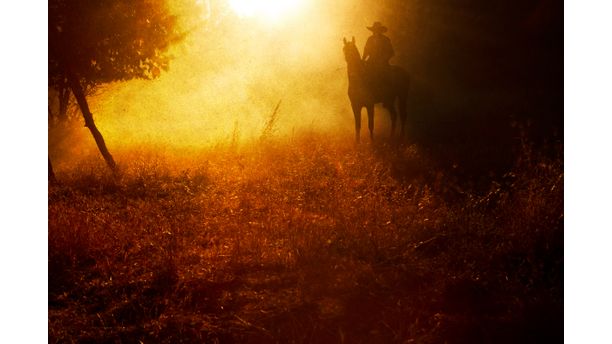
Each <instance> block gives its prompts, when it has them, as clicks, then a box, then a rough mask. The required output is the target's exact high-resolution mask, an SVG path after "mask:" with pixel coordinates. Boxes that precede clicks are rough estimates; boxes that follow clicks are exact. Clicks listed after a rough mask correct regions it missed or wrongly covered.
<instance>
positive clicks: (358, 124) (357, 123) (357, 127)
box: [351, 104, 361, 143]
mask: <svg viewBox="0 0 612 344" xmlns="http://www.w3.org/2000/svg"><path fill="white" fill-rule="evenodd" d="M351 107H352V108H353V115H354V116H355V141H357V143H359V132H360V131H361V106H359V105H355V104H351Z"/></svg>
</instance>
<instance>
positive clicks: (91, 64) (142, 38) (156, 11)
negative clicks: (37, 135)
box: [48, 0, 184, 171]
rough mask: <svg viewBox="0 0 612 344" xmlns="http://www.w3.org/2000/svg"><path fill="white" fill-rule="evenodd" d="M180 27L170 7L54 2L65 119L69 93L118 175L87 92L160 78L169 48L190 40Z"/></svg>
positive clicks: (56, 83) (55, 67)
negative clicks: (182, 39) (140, 80)
mask: <svg viewBox="0 0 612 344" xmlns="http://www.w3.org/2000/svg"><path fill="white" fill-rule="evenodd" d="M177 27H178V26H177V17H176V16H175V15H173V14H172V12H171V11H170V9H169V7H168V3H167V2H166V1H155V0H50V1H49V28H48V30H49V86H50V87H51V88H53V89H56V90H57V91H58V92H59V97H60V116H61V115H62V110H63V111H64V112H65V110H66V105H67V103H66V102H67V101H68V99H69V98H68V97H69V93H68V90H69V91H70V92H72V94H74V97H75V99H76V102H77V104H78V106H79V108H80V110H81V113H82V114H83V119H84V120H85V126H86V127H87V128H89V130H90V131H91V134H92V135H93V137H94V139H95V141H96V144H97V146H98V149H99V150H100V153H101V154H102V156H103V157H104V160H105V161H106V163H107V164H108V166H109V167H110V168H111V169H112V170H113V171H115V170H116V164H115V161H114V159H113V157H112V155H111V154H110V152H109V151H108V149H107V147H106V143H105V142H104V138H103V137H102V134H101V133H100V131H99V130H98V128H97V127H96V125H95V123H94V119H93V114H92V113H91V111H90V110H89V105H88V103H87V99H86V94H87V91H88V89H90V88H91V87H94V86H97V85H99V84H103V83H108V82H113V81H124V80H130V79H134V78H144V79H152V78H155V77H157V76H159V75H160V73H161V71H162V70H167V69H168V66H169V61H170V56H169V55H168V53H167V50H168V47H169V46H170V45H171V44H172V43H175V42H177V41H178V40H180V39H181V38H182V37H183V36H184V33H181V32H180V31H179V30H178V29H177ZM62 106H63V107H62ZM49 109H50V108H49ZM50 112H51V110H50Z"/></svg>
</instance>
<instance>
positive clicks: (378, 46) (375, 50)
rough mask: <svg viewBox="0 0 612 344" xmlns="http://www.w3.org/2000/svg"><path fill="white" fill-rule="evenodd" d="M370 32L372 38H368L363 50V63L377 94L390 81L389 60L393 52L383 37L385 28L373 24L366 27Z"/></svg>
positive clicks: (388, 41) (387, 40) (389, 43)
mask: <svg viewBox="0 0 612 344" xmlns="http://www.w3.org/2000/svg"><path fill="white" fill-rule="evenodd" d="M367 29H368V30H370V31H372V36H370V37H369V38H368V41H367V42H366V45H365V47H364V49H363V61H364V62H365V63H366V66H367V67H368V69H369V72H370V75H371V80H372V83H373V85H374V88H375V89H376V90H377V91H378V92H377V93H379V92H382V91H383V90H382V89H381V88H382V87H383V85H385V81H387V80H389V79H390V77H391V76H390V73H391V67H390V65H389V59H391V57H393V55H394V51H393V46H392V45H391V40H390V39H389V37H387V36H385V35H383V33H385V32H386V31H387V28H386V27H385V26H383V25H382V24H381V23H380V22H375V23H374V24H373V25H372V26H368V27H367Z"/></svg>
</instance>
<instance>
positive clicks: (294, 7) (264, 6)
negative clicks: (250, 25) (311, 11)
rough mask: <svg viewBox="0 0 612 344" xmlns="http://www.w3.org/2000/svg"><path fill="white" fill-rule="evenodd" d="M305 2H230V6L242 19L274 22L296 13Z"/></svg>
mask: <svg viewBox="0 0 612 344" xmlns="http://www.w3.org/2000/svg"><path fill="white" fill-rule="evenodd" d="M303 2H304V0H229V4H230V6H231V7H232V9H233V10H234V12H236V14H238V15H239V16H241V17H256V18H260V19H265V20H268V21H272V22H277V21H279V20H280V19H282V18H284V17H286V16H288V15H290V14H292V13H295V12H296V11H298V10H299V9H300V7H301V6H302V4H303Z"/></svg>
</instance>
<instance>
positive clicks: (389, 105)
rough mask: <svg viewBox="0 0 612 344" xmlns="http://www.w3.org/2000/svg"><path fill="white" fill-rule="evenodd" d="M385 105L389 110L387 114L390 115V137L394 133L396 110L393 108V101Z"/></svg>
mask: <svg viewBox="0 0 612 344" xmlns="http://www.w3.org/2000/svg"><path fill="white" fill-rule="evenodd" d="M385 107H386V108H387V110H388V111H389V116H391V138H393V134H395V123H396V122H397V111H396V110H395V104H394V102H389V103H386V104H385Z"/></svg>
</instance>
